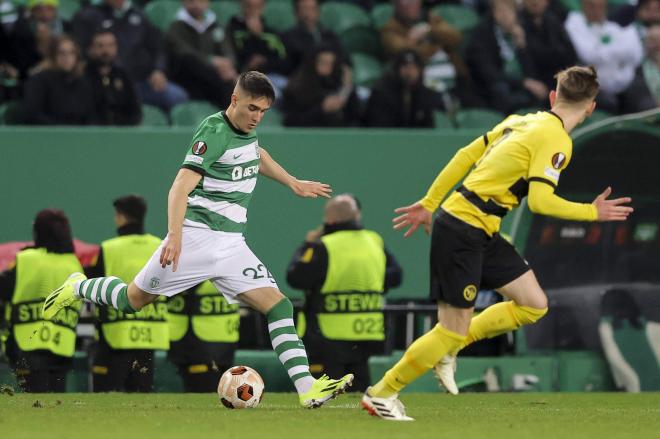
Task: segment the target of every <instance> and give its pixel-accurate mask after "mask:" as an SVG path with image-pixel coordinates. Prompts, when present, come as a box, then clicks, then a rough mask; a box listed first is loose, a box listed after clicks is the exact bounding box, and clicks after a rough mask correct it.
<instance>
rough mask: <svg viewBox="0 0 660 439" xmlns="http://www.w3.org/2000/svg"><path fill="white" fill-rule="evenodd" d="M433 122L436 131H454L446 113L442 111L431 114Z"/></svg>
mask: <svg viewBox="0 0 660 439" xmlns="http://www.w3.org/2000/svg"><path fill="white" fill-rule="evenodd" d="M433 121H434V122H435V129H436V130H451V129H454V124H453V123H452V121H451V119H450V118H449V116H447V113H444V112H442V111H436V112H435V113H434V114H433Z"/></svg>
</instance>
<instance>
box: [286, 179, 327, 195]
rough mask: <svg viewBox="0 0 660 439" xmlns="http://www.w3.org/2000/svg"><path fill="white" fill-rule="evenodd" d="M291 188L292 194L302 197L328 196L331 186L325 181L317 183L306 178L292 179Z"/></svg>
mask: <svg viewBox="0 0 660 439" xmlns="http://www.w3.org/2000/svg"><path fill="white" fill-rule="evenodd" d="M291 190H292V191H293V193H294V194H296V195H298V196H299V197H303V198H318V197H325V198H330V194H331V193H332V188H331V187H330V185H327V184H325V183H319V182H318V181H307V180H298V179H296V180H294V181H293V182H292V183H291Z"/></svg>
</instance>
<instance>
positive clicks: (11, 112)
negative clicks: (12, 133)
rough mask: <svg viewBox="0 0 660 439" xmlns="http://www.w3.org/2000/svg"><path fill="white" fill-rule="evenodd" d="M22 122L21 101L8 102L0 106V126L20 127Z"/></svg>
mask: <svg viewBox="0 0 660 439" xmlns="http://www.w3.org/2000/svg"><path fill="white" fill-rule="evenodd" d="M21 122H23V106H22V105H21V101H10V102H5V103H4V104H0V125H20V124H21Z"/></svg>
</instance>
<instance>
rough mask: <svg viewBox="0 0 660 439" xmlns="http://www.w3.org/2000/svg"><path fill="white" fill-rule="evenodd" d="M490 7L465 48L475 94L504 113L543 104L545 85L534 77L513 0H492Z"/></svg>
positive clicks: (545, 93) (532, 63)
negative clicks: (475, 87) (474, 85)
mask: <svg viewBox="0 0 660 439" xmlns="http://www.w3.org/2000/svg"><path fill="white" fill-rule="evenodd" d="M491 8H492V9H491V13H490V14H489V15H488V16H486V17H485V18H484V19H483V20H482V21H481V23H479V25H478V26H477V27H476V28H475V29H474V30H473V31H472V39H471V41H470V44H469V45H468V49H467V62H468V66H469V67H470V72H471V73H472V77H473V78H474V82H475V84H477V91H478V93H479V94H480V95H481V97H482V98H483V99H484V101H485V102H486V105H487V106H488V107H491V108H494V109H496V110H498V111H500V112H502V113H505V114H509V113H512V112H514V111H515V110H517V109H519V108H522V107H539V106H542V105H544V104H545V101H546V100H547V98H548V87H547V86H546V85H545V84H544V83H543V82H542V81H540V80H539V79H538V78H539V75H538V72H537V71H536V68H535V67H534V62H533V60H532V57H531V56H530V53H529V51H528V48H527V38H526V35H525V30H524V29H523V27H522V25H521V23H520V22H519V21H518V14H517V10H516V3H515V0H493V1H492V3H491ZM553 73H555V72H554V71H553Z"/></svg>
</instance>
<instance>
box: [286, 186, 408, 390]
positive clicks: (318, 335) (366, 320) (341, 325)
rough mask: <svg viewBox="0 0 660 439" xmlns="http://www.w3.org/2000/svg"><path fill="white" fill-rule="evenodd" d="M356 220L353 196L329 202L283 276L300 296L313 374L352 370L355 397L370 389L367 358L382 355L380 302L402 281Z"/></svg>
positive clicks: (371, 233) (390, 259) (380, 243)
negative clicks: (319, 222)
mask: <svg viewBox="0 0 660 439" xmlns="http://www.w3.org/2000/svg"><path fill="white" fill-rule="evenodd" d="M361 216H362V214H361V212H360V205H359V203H358V201H357V200H356V199H355V197H353V196H352V195H350V194H341V195H338V196H336V197H333V198H332V199H330V200H329V201H328V202H327V204H326V206H325V214H324V218H323V223H324V224H323V227H319V228H318V229H316V230H313V231H311V232H308V233H307V237H306V239H305V242H304V243H303V244H302V245H301V246H300V247H298V249H297V250H296V252H295V253H294V255H293V258H292V259H291V262H290V264H289V268H288V270H287V282H288V283H289V285H291V286H292V287H294V288H299V289H302V290H305V313H304V315H305V321H306V322H307V325H306V326H307V327H306V331H305V338H304V339H303V340H304V342H305V345H306V346H307V350H308V352H310V358H311V359H312V362H313V363H316V367H317V369H321V370H317V371H318V372H324V373H326V374H334V373H343V372H342V371H344V370H347V369H351V370H354V371H355V381H354V382H353V388H354V389H355V390H357V391H361V390H364V389H366V388H367V386H368V385H369V384H370V380H369V366H368V361H369V356H370V355H374V354H378V353H381V352H382V348H383V345H382V344H383V341H384V339H385V328H384V317H383V310H382V309H383V303H384V300H383V297H382V296H383V295H384V294H385V293H387V290H388V289H390V288H393V287H397V286H399V285H400V284H401V279H402V276H403V274H402V270H401V267H400V266H399V264H398V263H397V262H396V259H394V256H393V255H392V254H391V253H390V252H388V251H387V249H385V247H384V245H383V239H382V238H381V237H380V236H379V235H378V234H377V233H376V232H374V231H371V230H367V229H365V228H364V227H362V224H361ZM331 261H332V263H331ZM298 327H299V328H301V327H302V325H299V326H298ZM314 366H315V365H314V364H312V367H314Z"/></svg>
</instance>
